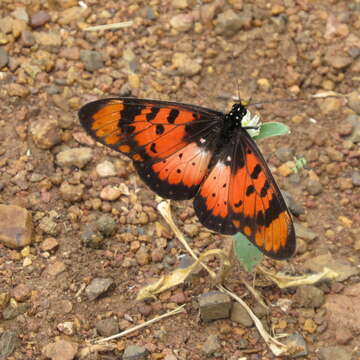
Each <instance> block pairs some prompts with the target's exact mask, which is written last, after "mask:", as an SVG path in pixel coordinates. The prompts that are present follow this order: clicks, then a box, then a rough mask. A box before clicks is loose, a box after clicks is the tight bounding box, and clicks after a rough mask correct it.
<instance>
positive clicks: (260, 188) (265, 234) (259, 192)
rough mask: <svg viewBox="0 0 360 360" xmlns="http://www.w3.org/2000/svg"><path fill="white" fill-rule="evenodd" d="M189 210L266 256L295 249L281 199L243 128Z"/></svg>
mask: <svg viewBox="0 0 360 360" xmlns="http://www.w3.org/2000/svg"><path fill="white" fill-rule="evenodd" d="M194 208H195V212H196V214H197V216H198V217H199V220H200V221H201V222H202V223H203V224H204V225H205V226H206V227H208V228H210V229H212V230H214V231H217V232H220V233H224V234H228V235H232V234H235V233H236V232H238V231H240V232H242V233H243V234H244V235H246V236H247V238H248V239H249V240H251V241H252V242H253V244H254V245H255V246H257V247H258V248H259V249H260V250H261V251H262V252H263V253H264V254H265V255H267V256H269V257H271V258H274V259H286V258H288V257H290V256H291V255H292V254H293V253H294V251H295V231H294V227H293V223H292V220H291V216H290V214H289V211H288V209H287V206H286V204H285V201H284V199H283V197H282V194H281V192H280V190H279V188H278V186H277V184H276V182H275V180H274V178H273V176H272V174H271V172H270V170H269V168H268V166H267V164H266V162H265V160H264V158H263V156H262V155H261V153H260V151H259V149H258V148H257V146H256V144H255V143H254V141H253V140H252V139H251V138H250V136H249V135H248V134H247V133H245V130H244V132H241V133H239V134H238V136H237V137H236V138H235V139H233V140H232V141H231V142H230V143H229V144H228V145H227V146H226V147H225V148H224V152H223V153H222V154H221V155H220V156H219V158H218V159H217V162H215V165H214V167H213V168H212V170H211V171H210V173H209V175H208V176H207V177H206V179H205V181H204V183H203V184H202V186H201V188H200V190H199V192H198V194H197V195H196V197H195V199H194Z"/></svg>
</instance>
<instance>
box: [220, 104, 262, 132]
mask: <svg viewBox="0 0 360 360" xmlns="http://www.w3.org/2000/svg"><path fill="white" fill-rule="evenodd" d="M248 104H249V101H247V100H240V102H239V103H235V104H234V105H233V107H232V109H231V111H230V112H229V114H228V115H227V117H228V120H230V122H231V124H232V126H231V127H232V128H239V127H241V128H243V129H245V130H246V131H247V132H248V134H249V135H250V136H251V137H255V136H257V135H259V133H260V127H261V122H260V117H259V115H254V116H252V115H251V113H250V111H249V110H248V109H247V105H248Z"/></svg>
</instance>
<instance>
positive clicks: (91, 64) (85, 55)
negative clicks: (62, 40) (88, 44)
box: [80, 50, 104, 72]
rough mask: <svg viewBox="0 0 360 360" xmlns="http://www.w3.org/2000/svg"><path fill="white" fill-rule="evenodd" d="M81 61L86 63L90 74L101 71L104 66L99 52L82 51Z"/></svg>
mask: <svg viewBox="0 0 360 360" xmlns="http://www.w3.org/2000/svg"><path fill="white" fill-rule="evenodd" d="M80 59H81V61H82V62H83V63H84V66H85V69H86V70H87V71H90V72H93V71H96V70H98V69H101V68H102V67H103V66H104V61H103V59H102V56H101V54H100V53H99V52H97V51H91V50H81V51H80Z"/></svg>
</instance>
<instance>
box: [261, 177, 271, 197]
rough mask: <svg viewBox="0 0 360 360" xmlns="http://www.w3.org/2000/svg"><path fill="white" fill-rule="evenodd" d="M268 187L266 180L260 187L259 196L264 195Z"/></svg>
mask: <svg viewBox="0 0 360 360" xmlns="http://www.w3.org/2000/svg"><path fill="white" fill-rule="evenodd" d="M269 188H270V184H269V182H268V181H267V180H266V181H265V184H264V186H263V187H262V188H261V191H260V196H261V197H265V196H266V195H267V191H268V189H269Z"/></svg>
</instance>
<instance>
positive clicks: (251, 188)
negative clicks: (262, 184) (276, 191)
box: [246, 185, 255, 196]
mask: <svg viewBox="0 0 360 360" xmlns="http://www.w3.org/2000/svg"><path fill="white" fill-rule="evenodd" d="M254 192H255V187H254V185H249V186H248V187H247V188H246V196H250V195H251V194H252V193H254Z"/></svg>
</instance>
